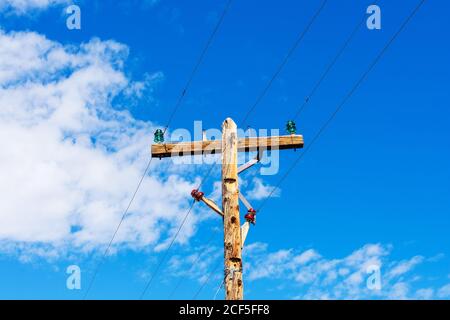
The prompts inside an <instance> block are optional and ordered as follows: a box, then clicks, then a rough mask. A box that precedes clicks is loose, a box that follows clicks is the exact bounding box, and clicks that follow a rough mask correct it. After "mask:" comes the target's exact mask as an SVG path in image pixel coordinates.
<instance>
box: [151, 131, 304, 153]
mask: <svg viewBox="0 0 450 320" xmlns="http://www.w3.org/2000/svg"><path fill="white" fill-rule="evenodd" d="M303 144H304V142H303V136H302V135H288V136H275V137H257V138H241V139H238V142H237V151H238V152H250V151H257V150H258V149H264V150H274V149H277V150H287V149H301V148H303ZM222 149H223V148H222V141H218V140H215V141H211V140H205V141H193V142H179V143H164V144H153V145H152V150H151V152H152V157H153V158H168V157H179V156H192V155H199V154H216V153H221V152H222Z"/></svg>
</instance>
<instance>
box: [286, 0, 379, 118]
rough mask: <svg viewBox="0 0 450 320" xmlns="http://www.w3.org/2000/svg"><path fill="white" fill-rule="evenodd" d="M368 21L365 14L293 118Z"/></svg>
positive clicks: (309, 99) (305, 104)
mask: <svg viewBox="0 0 450 320" xmlns="http://www.w3.org/2000/svg"><path fill="white" fill-rule="evenodd" d="M377 2H378V1H375V2H374V4H377ZM365 22H366V15H364V17H363V19H362V20H361V21H360V22H358V24H357V25H356V26H355V28H354V29H353V31H352V32H351V33H350V36H349V37H348V38H347V40H345V41H344V43H343V45H342V46H341V48H340V49H339V50H338V52H337V54H336V55H335V57H334V58H333V60H331V62H330V64H329V65H328V66H327V67H326V68H325V70H324V72H323V73H322V75H321V76H320V78H319V80H318V81H317V82H316V84H315V85H314V86H313V88H312V90H311V91H310V93H309V94H308V96H307V97H306V99H305V101H304V102H303V104H302V105H300V106H299V108H298V109H297V111H296V113H295V114H294V116H293V117H292V120H296V119H297V118H298V116H299V115H300V114H301V113H302V111H303V110H304V109H305V107H306V106H307V104H308V103H309V102H310V101H311V98H312V97H313V96H314V94H315V93H316V91H317V90H318V89H319V87H320V85H321V84H322V82H323V81H324V80H325V78H326V77H327V76H328V74H329V73H330V71H331V69H333V67H334V65H335V64H336V63H337V61H338V60H339V58H340V57H341V56H342V54H343V53H344V51H345V49H346V48H347V47H348V45H349V44H350V43H351V42H352V40H353V38H354V37H355V35H356V33H357V32H358V30H359V29H360V28H361V26H363V25H364V24H365Z"/></svg>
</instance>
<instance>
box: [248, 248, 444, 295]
mask: <svg viewBox="0 0 450 320" xmlns="http://www.w3.org/2000/svg"><path fill="white" fill-rule="evenodd" d="M251 246H253V247H250V246H249V247H250V250H247V251H245V254H246V261H247V264H246V267H245V270H248V271H247V279H249V280H251V281H257V280H262V279H264V280H266V281H268V280H276V281H277V282H278V283H285V286H284V287H286V286H290V289H289V292H295V291H297V292H299V294H297V295H293V298H296V299H431V298H434V297H436V296H437V297H440V298H444V297H449V296H450V286H449V285H447V286H444V287H441V288H439V287H438V288H429V287H425V288H421V287H417V285H415V281H416V279H417V277H416V276H415V275H414V273H413V271H414V268H415V267H416V266H418V265H419V264H421V263H424V262H425V261H426V260H425V259H424V258H423V257H422V256H414V257H412V258H410V259H405V260H401V261H393V260H392V259H390V255H391V252H392V250H393V248H392V246H385V245H381V244H367V245H365V246H363V247H362V248H360V249H358V250H355V251H354V252H352V253H350V254H349V255H347V256H345V257H343V258H326V257H324V256H322V255H320V254H319V253H318V252H317V251H316V250H314V249H308V250H305V251H303V252H297V251H296V250H294V249H281V250H278V251H275V252H269V251H268V246H267V245H265V244H262V243H257V244H253V245H251ZM371 266H377V267H378V268H380V275H381V284H382V287H381V289H380V290H374V289H370V288H369V287H368V286H367V280H368V278H369V276H370V275H371V274H372V273H371V272H369V270H370V268H369V267H371ZM436 292H437V294H436Z"/></svg>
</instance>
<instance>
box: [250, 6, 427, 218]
mask: <svg viewBox="0 0 450 320" xmlns="http://www.w3.org/2000/svg"><path fill="white" fill-rule="evenodd" d="M425 1H426V0H421V1H419V3H418V4H417V5H416V6H415V8H414V9H413V11H412V12H411V13H410V14H409V15H408V17H407V18H406V19H405V21H404V22H403V23H402V24H401V26H400V27H399V29H398V30H397V31H396V32H395V33H394V34H393V36H392V37H391V38H390V40H389V41H388V42H387V43H386V44H385V46H384V47H383V49H382V50H381V51H380V52H379V54H378V55H377V56H376V57H375V59H374V60H373V61H372V63H371V64H370V65H369V67H368V69H367V70H366V71H365V72H364V73H363V74H362V76H361V77H360V78H359V79H358V81H357V82H356V83H355V85H354V86H353V87H352V89H351V90H350V91H349V92H348V93H347V95H346V96H345V97H344V99H343V100H342V102H341V103H340V104H339V105H338V106H337V108H336V109H335V110H334V112H333V113H332V114H331V116H330V117H329V118H328V120H327V121H326V122H325V123H324V124H323V125H322V127H321V128H320V130H319V131H318V132H317V133H316V135H315V136H314V137H313V139H312V140H311V142H310V143H309V144H308V145H307V147H306V148H305V149H304V150H303V152H302V153H301V154H300V155H299V156H298V157H297V159H296V160H295V161H294V163H293V164H292V165H291V166H290V167H289V169H288V170H287V171H286V173H285V174H284V175H283V176H282V177H281V179H280V180H279V181H278V183H277V184H276V185H275V186H274V187H273V188H272V190H271V192H270V193H269V195H268V196H267V197H266V198H265V200H264V201H263V203H262V204H261V205H260V207H259V208H258V210H257V211H258V213H259V212H261V210H262V208H263V207H264V206H265V205H266V204H267V202H268V200H269V199H270V198H271V197H272V196H273V194H274V193H275V191H276V190H277V189H278V188H279V186H280V185H281V184H282V183H283V181H284V180H285V179H286V178H287V177H288V175H289V174H290V173H291V171H292V170H293V169H294V168H295V166H296V165H297V164H298V163H299V162H300V160H301V159H302V158H303V157H304V156H305V155H306V154H307V153H308V151H309V150H311V147H312V146H313V145H314V143H315V142H317V140H318V139H319V138H320V136H321V135H322V133H323V132H324V131H325V129H326V128H327V127H328V126H329V125H330V123H331V122H332V121H333V120H334V118H335V117H336V115H337V114H338V113H339V111H340V110H341V109H342V107H343V106H344V105H345V104H346V103H347V102H348V100H349V99H350V98H351V97H352V96H353V94H354V93H355V92H356V90H357V89H358V88H359V87H360V86H361V84H362V83H363V82H364V80H366V78H367V76H368V75H369V73H370V72H371V71H372V70H373V68H374V67H375V66H376V65H377V64H378V63H379V62H380V60H381V58H382V57H383V56H384V54H385V53H386V51H387V50H388V49H389V47H390V46H391V45H392V43H393V42H394V41H395V40H396V39H397V37H398V36H399V35H400V33H401V32H402V31H403V30H404V29H405V27H406V26H407V25H408V23H409V22H410V21H411V19H412V18H413V17H414V16H415V15H416V13H417V12H418V11H419V9H420V8H421V7H422V5H423V4H424V3H425Z"/></svg>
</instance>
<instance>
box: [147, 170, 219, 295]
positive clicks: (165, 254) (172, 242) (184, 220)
mask: <svg viewBox="0 0 450 320" xmlns="http://www.w3.org/2000/svg"><path fill="white" fill-rule="evenodd" d="M213 169H214V166H211V168H210V169H209V171H208V173H207V174H206V176H205V177H204V178H203V179H202V180H201V181H200V184H199V186H198V188H197V189H200V188H201V186H202V185H203V183H204V182H205V181H206V180H207V179H208V178H209V176H210V175H211V172H212V170H213ZM194 204H195V201H193V202H192V205H191V206H190V207H189V209H188V211H187V212H186V214H185V216H184V218H183V220H182V222H181V224H180V226H179V227H178V230H177V232H176V233H175V235H174V237H173V238H172V240H171V242H170V244H169V246H168V247H167V249H166V250H165V252H164V256H163V257H162V258H161V259H160V260H159V263H158V265H157V267H156V269H155V271H154V272H153V273H152V275H151V277H150V279H149V281H148V282H147V284H146V285H145V288H144V290H143V291H142V293H141V296H140V298H139V299H140V300H142V299H143V298H144V297H145V294H146V293H147V291H148V289H149V288H150V286H151V284H152V282H153V279H154V278H155V277H156V275H157V273H158V272H159V269H160V268H161V266H162V265H163V263H164V261H165V260H166V258H167V255H168V254H169V251H170V249H171V248H172V246H173V244H174V243H175V240H176V238H177V237H178V235H179V233H180V231H181V229H183V226H184V224H185V223H186V220H187V218H188V217H189V215H190V214H191V211H192V209H193V207H194Z"/></svg>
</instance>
